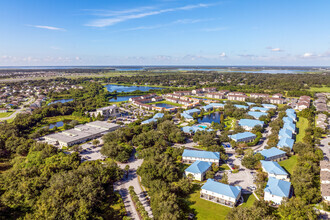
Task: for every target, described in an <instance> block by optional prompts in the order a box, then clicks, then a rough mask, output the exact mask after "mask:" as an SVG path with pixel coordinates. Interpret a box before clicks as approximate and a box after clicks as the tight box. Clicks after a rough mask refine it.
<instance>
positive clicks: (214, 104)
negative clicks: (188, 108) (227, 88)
mask: <svg viewBox="0 0 330 220" xmlns="http://www.w3.org/2000/svg"><path fill="white" fill-rule="evenodd" d="M209 105H211V106H213V107H222V108H223V107H225V105H224V104H222V103H215V102H212V103H210V104H209Z"/></svg>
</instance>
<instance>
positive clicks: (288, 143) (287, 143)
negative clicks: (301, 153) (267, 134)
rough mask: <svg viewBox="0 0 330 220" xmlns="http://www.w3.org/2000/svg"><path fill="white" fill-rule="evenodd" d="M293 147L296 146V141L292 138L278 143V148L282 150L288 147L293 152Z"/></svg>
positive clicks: (283, 139) (282, 139)
mask: <svg viewBox="0 0 330 220" xmlns="http://www.w3.org/2000/svg"><path fill="white" fill-rule="evenodd" d="M293 145H294V140H293V139H292V138H286V137H284V138H281V139H280V140H279V141H278V143H277V147H279V148H282V147H288V148H290V149H291V150H292V149H293Z"/></svg>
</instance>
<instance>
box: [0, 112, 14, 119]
mask: <svg viewBox="0 0 330 220" xmlns="http://www.w3.org/2000/svg"><path fill="white" fill-rule="evenodd" d="M13 113H14V111H8V112H4V113H0V118H6V117H9V116H11V115H12V114H13Z"/></svg>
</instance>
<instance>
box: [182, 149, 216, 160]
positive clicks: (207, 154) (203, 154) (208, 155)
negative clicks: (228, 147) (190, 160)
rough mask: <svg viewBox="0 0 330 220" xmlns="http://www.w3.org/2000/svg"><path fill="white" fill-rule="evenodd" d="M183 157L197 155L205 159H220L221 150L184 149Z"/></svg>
mask: <svg viewBox="0 0 330 220" xmlns="http://www.w3.org/2000/svg"><path fill="white" fill-rule="evenodd" d="M182 157H196V158H204V159H216V160H220V152H211V151H199V150H187V149H184V150H183V154H182Z"/></svg>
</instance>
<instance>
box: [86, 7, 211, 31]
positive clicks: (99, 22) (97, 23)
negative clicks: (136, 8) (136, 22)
mask: <svg viewBox="0 0 330 220" xmlns="http://www.w3.org/2000/svg"><path fill="white" fill-rule="evenodd" d="M209 6H211V4H202V3H201V4H196V5H186V6H183V7H178V8H168V9H162V10H156V11H149V12H143V13H134V14H126V15H119V16H114V17H111V18H102V19H95V20H93V21H91V22H89V23H87V24H86V26H91V27H107V26H112V25H115V24H118V23H121V22H124V21H128V20H133V19H139V18H144V17H148V16H153V15H159V14H164V13H168V12H175V11H186V10H192V9H196V8H207V7H209Z"/></svg>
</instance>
